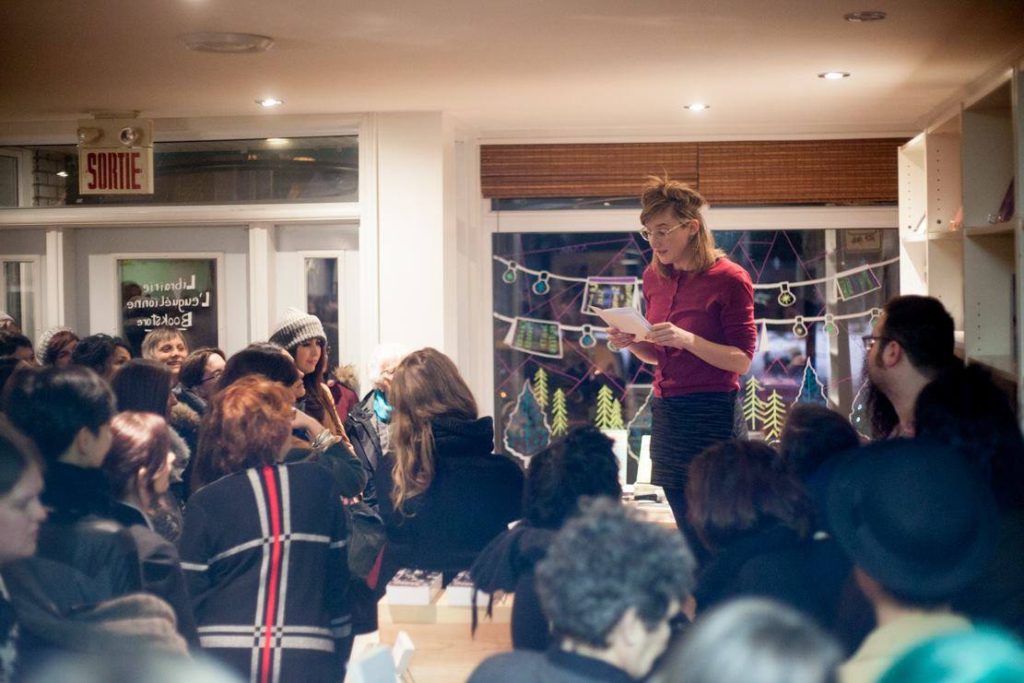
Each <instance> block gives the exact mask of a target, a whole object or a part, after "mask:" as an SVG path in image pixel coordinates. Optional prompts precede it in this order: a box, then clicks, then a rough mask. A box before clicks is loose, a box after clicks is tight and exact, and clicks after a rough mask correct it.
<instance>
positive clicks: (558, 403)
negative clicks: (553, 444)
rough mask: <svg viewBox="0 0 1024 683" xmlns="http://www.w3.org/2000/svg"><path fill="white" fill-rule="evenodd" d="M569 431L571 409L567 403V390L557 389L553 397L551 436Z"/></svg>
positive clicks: (561, 434)
mask: <svg viewBox="0 0 1024 683" xmlns="http://www.w3.org/2000/svg"><path fill="white" fill-rule="evenodd" d="M568 433H569V409H568V408H567V407H566V405H565V392H564V391H563V390H562V388H561V387H559V388H557V389H555V393H554V395H553V396H552V398H551V436H553V437H555V436H565V435H566V434H568Z"/></svg>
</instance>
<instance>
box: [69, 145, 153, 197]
mask: <svg viewBox="0 0 1024 683" xmlns="http://www.w3.org/2000/svg"><path fill="white" fill-rule="evenodd" d="M78 163H79V167H78V193H79V194H152V193H153V149H152V148H140V149H83V150H80V151H79V153H78Z"/></svg>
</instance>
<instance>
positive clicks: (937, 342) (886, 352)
mask: <svg viewBox="0 0 1024 683" xmlns="http://www.w3.org/2000/svg"><path fill="white" fill-rule="evenodd" d="M863 341H864V353H865V359H864V373H865V375H866V376H867V382H868V389H867V391H868V394H867V409H868V414H869V415H870V418H871V432H872V436H873V437H874V438H876V439H877V438H888V437H897V436H907V437H912V436H914V431H915V430H914V407H915V405H916V404H917V397H918V395H919V394H920V393H921V390H922V389H924V387H925V386H926V385H927V384H928V383H929V382H931V381H932V380H933V379H935V377H936V376H938V374H939V373H940V372H941V371H942V370H944V369H946V368H948V367H950V366H952V365H955V364H957V363H959V362H960V361H959V360H958V359H957V357H956V356H955V355H954V353H953V346H954V342H953V318H952V316H950V315H949V313H948V312H947V311H946V309H945V308H944V307H943V305H942V302H940V301H939V300H938V299H935V298H933V297H930V296H918V295H911V294H908V295H906V296H897V297H895V298H893V299H890V300H889V303H887V304H886V305H885V307H884V308H883V309H882V315H881V316H879V318H878V321H877V322H876V323H875V327H874V329H873V330H872V332H871V334H870V335H867V336H865V337H863Z"/></svg>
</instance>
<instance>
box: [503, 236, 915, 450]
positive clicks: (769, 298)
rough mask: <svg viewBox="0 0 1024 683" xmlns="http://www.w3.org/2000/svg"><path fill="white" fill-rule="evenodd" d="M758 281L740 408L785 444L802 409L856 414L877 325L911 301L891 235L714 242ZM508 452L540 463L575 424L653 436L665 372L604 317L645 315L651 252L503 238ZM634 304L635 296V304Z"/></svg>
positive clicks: (753, 426)
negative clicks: (656, 370) (656, 376)
mask: <svg viewBox="0 0 1024 683" xmlns="http://www.w3.org/2000/svg"><path fill="white" fill-rule="evenodd" d="M715 238H716V241H717V243H718V245H719V246H720V247H721V248H722V249H723V250H724V251H725V252H726V253H727V254H728V256H729V258H731V259H732V260H733V261H735V262H736V263H738V264H740V265H741V266H743V267H744V268H746V269H747V271H748V272H749V273H750V276H751V279H752V280H753V282H754V286H755V292H754V296H755V311H754V313H755V318H756V319H757V321H758V322H757V327H758V348H757V352H756V353H755V356H754V362H753V366H752V369H751V372H750V373H749V374H748V375H747V376H746V377H743V378H741V386H740V392H739V396H738V400H739V401H740V402H741V403H742V406H741V407H742V410H743V414H744V417H745V424H746V426H747V428H748V429H749V431H750V432H752V433H754V434H755V435H756V434H760V435H762V436H764V437H765V438H767V439H769V440H771V439H774V438H777V436H778V431H779V429H781V426H782V423H783V421H784V419H785V413H786V411H787V409H788V408H789V407H790V406H791V405H792V404H793V403H795V402H797V401H816V402H819V403H826V402H827V403H828V404H829V405H831V406H832V407H833V408H835V409H837V410H839V411H841V412H843V413H845V414H849V413H850V412H851V410H852V406H853V404H854V397H855V395H856V393H857V391H858V390H859V388H860V385H861V376H862V372H863V357H864V348H863V344H862V342H861V337H862V336H863V335H865V334H868V333H869V331H870V329H871V325H872V316H873V314H877V312H878V309H879V308H880V307H881V306H882V305H883V303H884V302H885V301H886V300H887V299H888V298H889V297H891V296H893V295H895V294H896V293H898V291H899V282H898V278H899V267H898V263H897V262H896V258H897V256H898V251H899V245H898V236H897V231H896V230H895V229H892V230H778V231H770V230H769V231H763V230H762V231H727V232H716V233H715ZM493 253H494V256H495V259H494V265H493V270H494V272H493V277H494V285H493V288H494V332H495V339H496V340H497V341H496V344H495V349H494V373H495V377H494V379H495V382H494V385H495V397H494V399H495V420H496V423H497V426H496V445H497V447H498V448H500V449H502V450H505V451H506V452H515V453H517V454H519V455H520V456H524V457H529V456H531V455H533V454H535V453H536V452H539V450H540V449H541V448H543V446H544V445H546V443H547V442H548V440H549V439H550V438H553V437H557V436H559V435H561V434H564V433H565V432H566V431H567V430H568V429H569V428H570V427H571V426H574V425H577V424H595V425H597V426H599V427H601V428H605V429H610V430H615V429H619V430H625V433H626V434H628V440H629V452H630V453H631V454H632V455H634V456H636V455H637V454H638V453H639V451H640V443H641V442H642V438H643V436H644V435H645V434H647V433H648V428H649V427H648V426H649V412H648V410H647V401H648V399H649V396H650V394H651V381H652V378H653V367H652V366H648V365H645V364H643V363H640V362H639V361H637V360H636V359H635V358H634V357H633V356H632V355H631V354H629V353H628V352H626V351H619V350H616V349H614V348H610V347H609V345H608V343H607V341H608V340H607V336H606V334H605V333H604V330H603V327H602V325H603V323H602V321H601V319H600V318H598V317H596V316H594V315H591V314H588V313H587V310H588V308H589V307H590V306H591V305H594V306H597V307H607V306H619V305H627V306H628V305H631V304H633V303H634V302H635V305H637V306H639V307H641V308H642V307H643V302H642V300H641V297H640V296H639V293H638V290H639V278H640V276H641V275H642V273H643V269H644V268H645V266H646V264H647V263H648V262H649V260H650V248H649V245H648V244H647V243H646V242H644V241H642V240H641V239H640V238H639V237H638V236H637V235H636V234H635V233H574V234H565V233H499V234H496V235H494V238H493ZM634 297H635V298H634Z"/></svg>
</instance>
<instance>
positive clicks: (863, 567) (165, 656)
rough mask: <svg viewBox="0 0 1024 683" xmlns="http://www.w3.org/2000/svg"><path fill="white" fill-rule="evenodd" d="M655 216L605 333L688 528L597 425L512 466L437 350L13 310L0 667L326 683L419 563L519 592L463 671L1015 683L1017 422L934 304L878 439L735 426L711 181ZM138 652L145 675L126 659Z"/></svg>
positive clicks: (671, 200)
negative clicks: (222, 341) (254, 336)
mask: <svg viewBox="0 0 1024 683" xmlns="http://www.w3.org/2000/svg"><path fill="white" fill-rule="evenodd" d="M644 202H645V209H644V213H643V215H642V221H643V222H644V224H645V237H646V238H647V239H648V240H650V241H651V243H652V245H653V247H654V253H655V259H656V263H655V265H654V266H652V268H651V269H649V272H648V274H647V275H645V281H644V287H645V292H646V294H647V297H648V303H649V308H648V314H649V317H650V318H651V321H652V323H654V324H653V326H652V331H651V333H650V335H649V336H648V337H647V338H644V339H636V338H634V337H633V336H632V335H626V334H623V333H621V332H619V331H617V330H612V332H611V337H612V340H613V341H614V343H615V344H616V345H618V346H619V347H620V348H624V349H630V350H631V351H632V352H633V353H634V354H635V355H637V356H638V357H639V358H641V359H644V360H646V361H648V362H652V363H656V364H657V366H658V369H657V374H656V380H655V395H656V403H655V406H654V426H653V430H652V431H653V434H652V450H653V455H652V457H653V459H654V476H655V480H656V483H660V484H662V485H663V486H664V487H665V493H666V496H667V502H668V503H669V505H670V506H671V510H672V512H673V513H674V516H675V520H676V526H675V528H669V527H667V526H665V525H658V524H655V523H653V522H651V521H649V520H648V519H647V518H646V517H645V516H644V515H643V513H642V512H641V511H640V510H639V509H637V508H636V507H635V506H632V505H629V504H628V499H626V498H624V496H623V489H622V484H623V482H621V481H620V480H619V466H618V460H617V458H616V456H615V454H614V451H613V442H612V441H611V439H609V438H608V437H607V436H605V435H604V434H602V433H601V432H600V431H598V430H596V429H594V428H593V427H587V426H576V428H574V429H573V430H571V431H570V433H569V434H568V435H567V436H566V437H564V438H563V439H561V440H559V441H557V442H555V443H553V444H551V445H550V446H549V447H548V448H547V449H546V450H544V451H543V452H541V453H539V454H537V455H535V456H534V457H533V458H532V459H531V460H530V463H529V466H528V468H526V469H525V471H524V469H523V467H522V466H521V465H520V463H519V461H518V460H516V459H514V458H511V457H508V456H506V455H503V454H501V453H496V452H495V449H494V425H493V422H492V419H491V418H490V417H488V416H482V415H480V412H479V409H478V407H477V403H476V400H475V398H474V397H473V395H472V392H471V391H470V390H469V387H468V386H467V384H466V382H465V381H464V380H463V378H462V376H461V375H460V373H459V370H458V368H457V366H456V365H455V363H454V362H453V361H452V360H451V359H450V358H448V357H447V356H445V355H444V354H443V353H441V352H439V351H437V350H435V349H431V348H424V349H419V350H413V351H407V350H406V349H401V348H399V347H396V346H390V345H389V346H384V347H381V349H379V350H378V352H377V353H376V354H375V355H374V358H373V360H372V362H371V368H369V373H368V375H369V379H370V382H371V384H372V387H371V388H370V389H369V391H367V392H366V393H365V395H364V396H363V397H362V398H361V399H360V398H359V392H358V390H357V389H358V387H357V386H354V385H353V384H354V383H353V380H352V377H351V374H345V373H334V372H331V371H329V369H328V367H327V357H328V353H327V352H328V349H327V342H328V340H327V336H326V334H325V332H324V328H323V326H322V325H321V323H320V321H319V320H318V319H317V318H316V317H315V316H312V315H309V314H307V313H303V312H301V311H298V310H289V311H288V312H287V313H286V315H285V316H284V317H283V318H282V319H281V320H280V321H279V323H278V324H277V326H276V327H275V329H274V331H273V333H272V335H271V336H270V338H269V340H268V341H266V342H257V343H253V344H251V345H249V346H248V347H246V348H244V349H242V350H240V351H238V352H237V353H234V354H232V355H228V354H226V353H224V352H223V351H222V350H220V349H214V348H201V349H190V348H189V346H188V340H187V339H186V338H185V336H184V335H183V334H182V332H181V331H179V330H176V329H170V328H158V329H154V330H152V331H150V332H149V333H148V334H147V336H146V337H145V339H144V341H143V343H142V349H141V351H142V358H132V353H131V349H130V348H129V347H128V346H127V345H126V344H125V343H123V342H122V341H121V340H119V339H117V338H114V337H110V336H107V335H102V334H98V335H92V336H87V337H84V338H79V337H78V336H77V335H76V334H75V333H74V332H73V331H71V330H68V329H64V328H61V329H56V330H50V331H47V332H46V333H45V334H43V335H42V337H41V338H40V339H39V340H38V342H37V343H36V344H33V343H32V342H31V340H29V339H28V338H27V337H26V336H25V335H23V334H21V333H20V332H19V331H18V330H17V328H16V326H14V325H13V324H12V323H13V321H11V320H6V321H5V322H4V326H5V328H6V329H3V330H0V373H2V374H0V384H2V386H3V393H2V399H0V412H2V415H0V681H2V682H4V683H6V682H7V681H48V680H72V678H69V677H68V674H67V672H68V671H69V670H70V671H75V672H76V673H75V674H73V676H79V675H80V676H81V677H82V680H92V678H90V676H91V677H95V678H96V679H97V680H164V679H165V678H167V676H168V675H169V674H167V672H168V671H174V670H175V666H176V665H175V664H173V663H174V662H181V666H180V667H179V668H178V671H180V672H182V675H186V673H185V672H187V671H191V669H188V668H187V666H186V665H185V664H184V662H185V661H190V660H192V659H202V658H208V659H209V660H210V661H212V662H215V663H217V665H218V666H220V667H222V669H221V670H213V672H212V673H210V672H207V673H208V674H209V676H211V678H210V679H209V680H250V681H259V682H260V683H267V682H270V681H285V682H288V681H335V682H340V681H342V680H343V678H344V675H345V670H346V663H347V660H348V659H349V656H350V653H351V649H352V642H353V636H354V635H356V634H359V633H367V632H372V631H374V630H376V628H377V618H376V617H377V602H378V601H379V599H380V598H381V596H382V595H383V594H384V589H385V586H386V585H387V583H388V581H389V580H390V579H391V578H392V577H393V576H394V575H395V574H396V573H397V572H398V571H399V570H400V569H401V568H414V569H423V570H430V571H439V572H442V573H443V575H444V577H445V580H446V581H447V580H449V579H450V578H451V577H453V576H455V575H456V574H457V573H459V572H462V571H466V570H468V571H469V573H470V576H471V577H472V579H473V582H474V585H475V586H476V588H477V589H479V590H482V591H484V592H486V593H488V594H490V596H491V600H493V597H494V595H496V594H498V593H501V592H504V593H513V594H514V596H515V598H514V603H513V611H512V620H511V626H510V635H511V641H512V646H513V651H512V652H508V653H503V654H499V655H496V656H493V657H491V658H489V659H487V660H485V661H484V662H483V663H482V664H480V666H479V667H478V668H477V669H476V670H475V671H474V672H473V674H472V676H471V679H470V680H471V681H473V682H474V683H490V682H492V681H517V682H518V681H523V682H527V683H528V682H530V681H538V682H541V681H544V682H548V681H580V682H582V681H621V682H623V683H625V682H628V681H641V680H649V681H653V682H656V683H669V682H677V681H684V682H687V683H690V682H694V683H696V682H701V683H703V682H707V683H734V682H735V683H741V682H742V683H751V682H753V683H762V682H763V683H832V682H836V681H838V682H841V683H874V682H875V681H881V683H895V682H900V683H903V682H909V683H917V682H918V681H920V682H922V683H923V682H925V681H928V682H938V683H942V682H949V683H952V682H953V681H957V682H965V683H966V682H968V681H978V682H981V681H991V682H1000V681H1011V680H1012V681H1020V680H1024V649H1022V647H1021V644H1020V641H1019V640H1018V638H1019V637H1021V636H1022V635H1024V563H1022V561H1021V558H1024V436H1022V433H1021V430H1020V428H1019V424H1018V421H1017V416H1016V410H1015V408H1014V406H1013V403H1012V402H1011V400H1010V399H1009V398H1008V396H1007V394H1006V393H1005V392H1004V390H1003V389H1002V388H1000V387H999V386H997V384H996V383H995V382H994V381H993V379H992V378H991V377H990V376H989V375H988V374H987V373H986V372H985V371H984V370H982V369H981V368H979V367H976V366H967V367H965V366H964V365H963V363H962V362H961V361H960V360H959V359H958V358H957V356H956V355H955V354H954V341H953V322H952V319H951V318H950V316H949V314H948V313H947V312H946V311H945V309H944V308H943V307H942V305H941V303H940V302H938V301H936V300H935V299H930V298H928V297H920V296H901V297H896V298H894V299H892V300H891V301H889V302H888V303H887V304H886V306H885V307H884V310H883V312H882V314H881V317H880V318H879V319H878V321H877V323H876V324H875V326H874V330H873V332H872V334H871V335H870V336H868V337H866V338H865V348H866V361H865V366H866V375H867V381H868V384H869V387H870V399H869V401H868V405H869V409H870V412H871V424H872V427H873V430H874V438H873V439H872V440H870V442H868V441H866V440H865V439H863V438H862V437H861V436H860V435H858V433H857V432H856V431H855V430H854V429H853V428H852V427H851V425H850V423H849V422H848V421H847V419H846V418H845V417H843V416H842V415H840V414H839V413H837V412H835V411H833V410H831V409H830V408H829V407H827V406H824V405H817V404H799V405H797V406H795V407H794V408H793V409H792V410H791V411H790V414H789V416H788V420H787V423H786V425H785V428H784V430H783V432H782V435H781V440H780V442H779V443H778V444H770V443H766V442H764V441H763V440H759V439H751V438H747V435H746V434H743V433H740V432H739V431H738V430H737V429H736V420H735V390H736V386H737V380H738V376H739V375H740V374H741V373H743V372H745V371H746V369H747V368H748V367H749V359H750V355H751V354H752V353H753V345H752V344H753V336H752V335H751V332H752V328H751V327H750V324H749V323H750V315H751V311H752V308H751V305H752V304H751V303H750V301H749V300H748V299H749V295H750V282H749V278H748V277H746V276H745V274H743V273H741V272H738V269H737V268H735V267H734V266H732V265H731V264H728V263H727V262H725V260H724V257H723V256H722V255H721V254H720V253H718V252H716V251H715V249H714V243H713V240H712V239H711V237H710V233H709V231H708V230H707V226H706V225H705V224H704V222H703V219H702V217H701V213H700V208H701V206H702V203H703V200H702V199H701V198H700V196H699V195H697V194H696V193H694V192H692V191H691V190H688V189H680V187H678V186H677V185H676V184H672V183H671V182H668V181H662V182H660V183H655V184H654V185H653V186H652V187H651V188H649V191H648V192H646V193H645V195H644ZM659 278H660V279H659ZM684 294H685V296H684ZM688 297H690V298H688ZM692 297H696V299H697V300H698V301H699V303H700V305H699V306H697V307H694V306H693V305H692V302H693V299H692ZM8 318H9V317H8ZM716 321H717V322H716ZM705 366H707V367H705ZM489 606H490V605H488V607H489ZM474 614H475V608H474ZM474 624H475V622H474ZM467 635H468V634H467ZM69 655H73V656H76V657H79V659H77V660H71V663H69V662H68V661H67V660H65V659H63V658H64V657H67V656H69ZM141 655H145V656H147V657H151V658H152V661H153V662H155V664H153V666H155V667H156V668H155V669H153V671H154V672H155V671H157V670H159V671H160V672H161V673H152V674H151V675H149V676H150V677H149V678H147V676H146V675H142V674H138V675H137V676H136V678H134V679H133V678H132V677H131V676H130V675H129V674H127V673H125V670H126V669H125V667H128V666H129V665H130V664H131V665H132V666H134V664H132V663H133V662H137V661H138V660H139V657H140V656H141ZM75 662H77V664H76V663H75ZM168 662H171V663H172V664H171V665H168V664H167V663H168ZM69 666H70V667H72V668H71V669H69V668H68V667H69ZM76 666H77V667H78V668H77V669H75V668H74V667H76ZM139 666H142V665H141V664H140V665H139ZM54 671H57V672H58V673H53V672H54ZM60 672H63V673H60ZM104 672H107V673H104ZM197 675H198V674H197ZM203 675H207V674H203ZM54 676H56V678H54ZM167 680H173V679H172V678H167ZM180 680H185V679H184V678H182V679H180ZM197 680H198V679H197Z"/></svg>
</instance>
